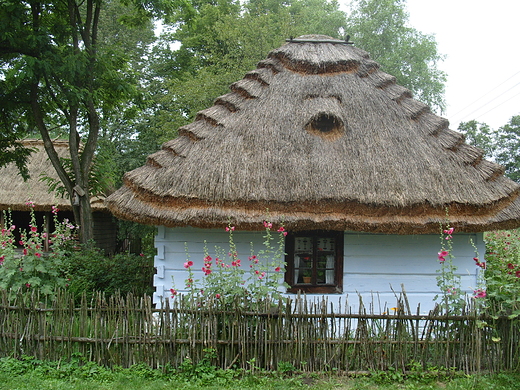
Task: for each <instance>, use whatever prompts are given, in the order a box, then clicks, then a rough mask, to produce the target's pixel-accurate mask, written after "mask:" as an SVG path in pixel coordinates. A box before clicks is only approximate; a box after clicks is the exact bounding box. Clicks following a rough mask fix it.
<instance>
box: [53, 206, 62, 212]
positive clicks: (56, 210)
mask: <svg viewBox="0 0 520 390" xmlns="http://www.w3.org/2000/svg"><path fill="white" fill-rule="evenodd" d="M58 211H60V210H59V209H58V208H57V207H56V206H52V211H51V212H52V213H53V214H58Z"/></svg>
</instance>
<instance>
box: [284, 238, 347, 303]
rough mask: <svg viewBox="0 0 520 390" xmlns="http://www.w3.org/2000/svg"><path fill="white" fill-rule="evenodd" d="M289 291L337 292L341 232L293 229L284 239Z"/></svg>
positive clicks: (340, 285)
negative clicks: (293, 231) (297, 230)
mask: <svg viewBox="0 0 520 390" xmlns="http://www.w3.org/2000/svg"><path fill="white" fill-rule="evenodd" d="M286 252H287V255H286V259H285V260H286V262H287V272H286V274H285V281H286V282H287V284H289V286H290V287H289V292H298V291H302V292H311V293H341V292H342V289H343V232H327V231H313V232H297V233H292V234H289V235H288V236H287V240H286Z"/></svg>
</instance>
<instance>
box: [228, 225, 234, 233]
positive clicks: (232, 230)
mask: <svg viewBox="0 0 520 390" xmlns="http://www.w3.org/2000/svg"><path fill="white" fill-rule="evenodd" d="M230 231H231V232H234V231H235V227H234V226H228V227H226V232H230Z"/></svg>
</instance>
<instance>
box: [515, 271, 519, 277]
mask: <svg viewBox="0 0 520 390" xmlns="http://www.w3.org/2000/svg"><path fill="white" fill-rule="evenodd" d="M515 276H516V277H517V278H520V270H518V271H516V272H515Z"/></svg>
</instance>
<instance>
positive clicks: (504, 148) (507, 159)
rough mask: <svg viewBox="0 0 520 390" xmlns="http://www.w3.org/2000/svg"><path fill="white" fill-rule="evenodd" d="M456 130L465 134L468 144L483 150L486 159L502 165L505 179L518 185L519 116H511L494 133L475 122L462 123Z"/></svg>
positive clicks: (519, 161)
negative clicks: (507, 178) (507, 121)
mask: <svg viewBox="0 0 520 390" xmlns="http://www.w3.org/2000/svg"><path fill="white" fill-rule="evenodd" d="M458 130H459V131H461V132H462V133H464V134H465V136H466V140H467V141H468V143H470V144H471V145H473V146H477V147H479V148H481V149H483V150H484V152H485V157H486V158H489V159H491V160H494V161H496V162H497V163H498V164H501V165H503V166H504V168H505V174H506V176H507V177H509V178H510V179H511V180H514V181H516V182H517V183H520V158H519V157H518V151H519V150H520V115H516V116H513V117H512V118H511V119H510V120H509V123H507V124H505V125H504V126H502V127H500V128H499V129H498V130H496V131H495V130H492V129H491V128H490V127H489V126H488V125H487V124H485V123H479V122H477V121H475V120H472V121H469V122H462V123H461V124H460V125H459V128H458Z"/></svg>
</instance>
